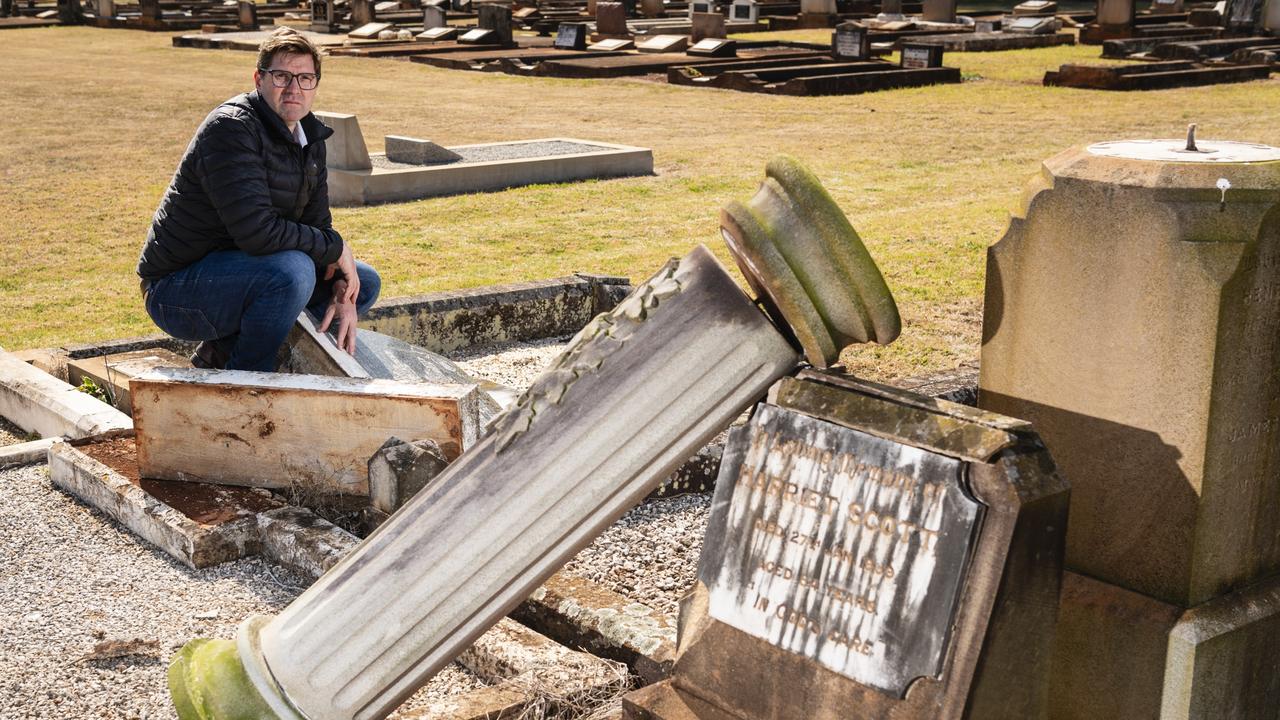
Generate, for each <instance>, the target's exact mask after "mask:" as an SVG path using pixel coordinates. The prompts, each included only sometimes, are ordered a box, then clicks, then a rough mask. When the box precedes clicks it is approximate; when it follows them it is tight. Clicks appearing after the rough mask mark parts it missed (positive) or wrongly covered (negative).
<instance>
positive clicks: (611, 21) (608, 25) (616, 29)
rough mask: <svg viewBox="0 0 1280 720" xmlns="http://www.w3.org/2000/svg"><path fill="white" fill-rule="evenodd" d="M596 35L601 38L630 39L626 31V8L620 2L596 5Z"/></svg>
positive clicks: (628, 31) (628, 32) (629, 33)
mask: <svg viewBox="0 0 1280 720" xmlns="http://www.w3.org/2000/svg"><path fill="white" fill-rule="evenodd" d="M596 35H597V36H601V37H628V38H629V37H631V31H630V30H628V29H627V8H626V6H625V5H623V4H622V3H620V2H597V3H596Z"/></svg>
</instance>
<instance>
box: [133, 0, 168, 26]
mask: <svg viewBox="0 0 1280 720" xmlns="http://www.w3.org/2000/svg"><path fill="white" fill-rule="evenodd" d="M138 11H139V13H140V14H141V17H142V24H143V25H149V26H158V25H160V24H161V23H162V22H163V21H162V20H161V12H160V0H138Z"/></svg>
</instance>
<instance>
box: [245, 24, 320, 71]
mask: <svg viewBox="0 0 1280 720" xmlns="http://www.w3.org/2000/svg"><path fill="white" fill-rule="evenodd" d="M276 53H284V54H285V55H310V56H311V59H312V60H313V61H315V64H316V75H317V76H319V75H320V48H318V47H316V45H315V43H313V42H311V40H310V39H308V38H307V36H306V35H303V34H302V33H300V32H298V31H297V30H294V29H293V28H291V27H278V28H276V29H275V32H273V33H271V34H270V35H268V36H267V39H266V40H263V41H262V44H261V45H259V46H258V69H259V70H266V69H267V68H270V67H271V62H272V61H273V60H275V57H276Z"/></svg>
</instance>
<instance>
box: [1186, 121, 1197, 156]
mask: <svg viewBox="0 0 1280 720" xmlns="http://www.w3.org/2000/svg"><path fill="white" fill-rule="evenodd" d="M1186 151H1187V152H1200V149H1199V148H1197V147H1196V124H1195V123H1191V124H1190V125H1188V126H1187V147H1186Z"/></svg>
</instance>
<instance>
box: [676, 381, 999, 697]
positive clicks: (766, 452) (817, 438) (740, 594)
mask: <svg viewBox="0 0 1280 720" xmlns="http://www.w3.org/2000/svg"><path fill="white" fill-rule="evenodd" d="M964 468H965V464H964V463H963V462H962V461H959V460H956V459H954V458H950V457H946V456H943V455H939V454H937V453H932V452H928V451H925V450H921V449H919V448H914V447H909V446H905V445H902V444H900V443H895V442H891V441H888V440H883V439H880V438H877V437H874V436H872V435H868V434H866V433H862V432H858V431H856V430H851V429H848V428H843V427H840V426H837V425H834V424H831V423H827V422H824V421H821V420H817V419H814V418H811V417H808V416H805V415H802V414H799V413H795V412H791V411H788V410H784V409H781V408H777V407H774V406H771V405H764V406H761V407H760V409H759V410H758V411H757V413H756V416H755V417H754V418H753V419H752V421H751V423H750V424H749V425H748V426H747V428H746V429H745V430H743V431H740V432H739V433H737V434H735V436H734V437H733V438H731V441H730V447H729V448H727V449H726V455H725V461H724V463H723V464H722V465H721V475H720V479H719V480H718V481H717V503H716V506H717V508H719V509H717V510H716V512H720V513H723V518H722V519H723V527H724V528H725V531H724V537H723V539H722V541H720V542H718V543H717V544H716V545H717V548H718V550H719V552H720V554H721V555H722V557H720V558H712V559H711V560H710V561H709V562H708V561H707V558H704V563H703V568H702V575H703V580H704V582H706V583H707V586H708V589H709V592H710V608H709V612H710V614H711V616H712V617H713V618H715V619H717V620H719V621H721V622H724V623H726V624H729V625H732V626H733V627H736V628H738V629H740V630H743V631H744V632H747V633H749V634H751V635H754V636H756V637H759V638H762V639H764V640H767V641H769V642H771V643H773V644H775V645H777V646H778V647H781V648H783V649H785V650H789V651H791V652H795V653H798V654H801V655H804V656H806V657H809V658H811V659H813V660H815V661H816V662H818V663H820V664H822V665H823V666H825V667H827V668H829V669H831V670H833V671H835V672H838V673H840V674H842V675H844V676H846V677H849V678H851V679H853V680H855V681H858V682H861V683H863V684H866V685H869V686H871V687H874V688H877V689H879V690H882V691H885V692H888V693H891V694H894V695H897V696H901V695H902V694H903V693H905V691H906V686H907V685H908V684H909V683H910V682H911V681H912V680H913V679H915V678H917V677H921V676H930V677H938V676H939V675H940V674H941V672H942V662H943V659H944V657H945V655H946V645H947V642H948V641H949V635H950V630H951V626H952V625H953V623H954V614H955V608H956V605H957V603H958V598H959V591H960V587H961V585H962V581H963V578H964V574H965V572H964V571H965V566H966V563H967V561H968V557H969V549H970V545H971V543H972V537H973V532H974V528H975V527H976V525H977V522H978V519H979V517H980V514H981V506H980V505H979V504H978V503H976V502H974V501H973V500H972V499H970V498H969V497H968V496H967V495H966V494H965V492H964V490H963V488H962V477H963V473H964ZM717 523H718V521H717V520H716V519H713V521H712V527H720V526H721V525H719V524H717Z"/></svg>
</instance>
